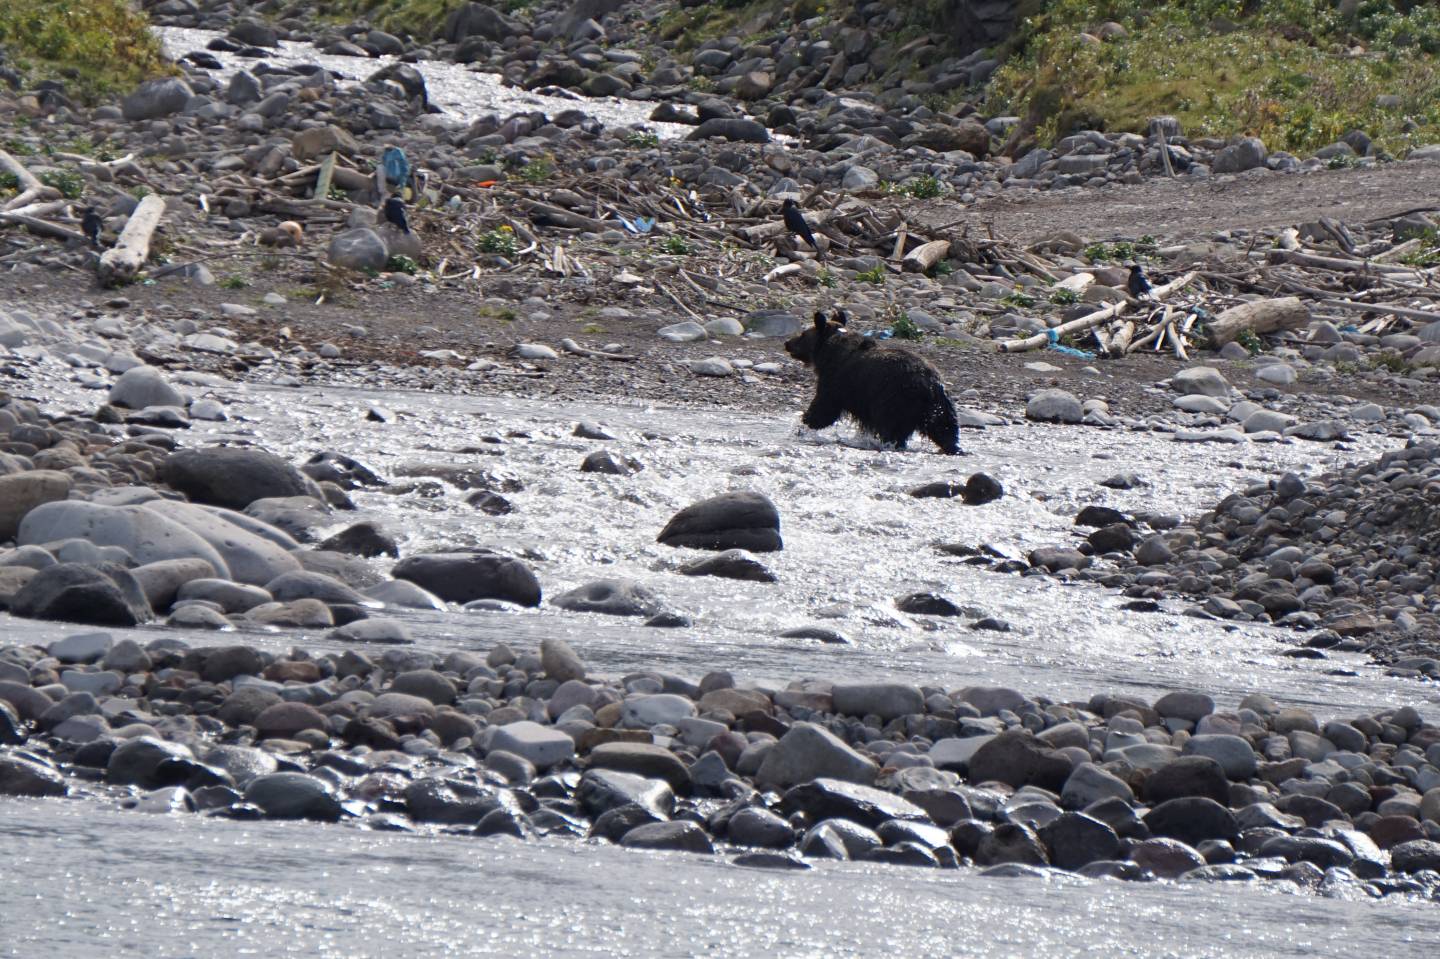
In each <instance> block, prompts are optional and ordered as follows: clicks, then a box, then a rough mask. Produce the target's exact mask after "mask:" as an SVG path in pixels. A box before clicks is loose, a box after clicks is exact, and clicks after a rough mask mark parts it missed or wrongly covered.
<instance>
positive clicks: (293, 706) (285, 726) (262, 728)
mask: <svg viewBox="0 0 1440 959" xmlns="http://www.w3.org/2000/svg"><path fill="white" fill-rule="evenodd" d="M254 725H255V730H256V732H258V733H259V734H260V735H261V737H275V738H279V739H290V738H293V737H294V735H295V734H296V733H298V732H301V731H302V730H307V729H314V730H319V731H321V732H324V731H326V730H327V729H328V728H329V727H328V725H327V723H326V722H325V716H324V714H323V713H321V712H320V710H318V709H316V708H315V707H314V706H311V705H308V704H306V703H276V704H274V705H273V706H267V707H266V708H265V709H264V710H263V711H262V712H261V713H260V714H259V715H258V716H256V717H255V722H254Z"/></svg>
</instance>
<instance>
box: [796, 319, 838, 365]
mask: <svg viewBox="0 0 1440 959" xmlns="http://www.w3.org/2000/svg"><path fill="white" fill-rule="evenodd" d="M849 319H850V318H849V317H848V316H847V315H846V314H845V311H844V310H836V311H835V313H834V315H833V316H831V317H829V318H827V317H826V316H825V314H824V313H821V312H819V311H818V310H817V311H816V313H815V325H814V326H812V327H811V328H810V329H808V330H806V331H805V332H803V333H801V334H799V335H798V336H792V337H791V338H790V339H788V340H786V341H785V352H786V353H789V354H790V355H791V356H793V357H795V359H797V360H799V361H800V362H801V363H814V362H815V357H816V355H817V354H818V353H819V352H820V351H821V350H822V349H823V348H824V347H825V343H826V341H828V340H830V339H832V338H833V337H834V336H835V335H836V334H839V333H844V332H845V323H846V321H847V320H849Z"/></svg>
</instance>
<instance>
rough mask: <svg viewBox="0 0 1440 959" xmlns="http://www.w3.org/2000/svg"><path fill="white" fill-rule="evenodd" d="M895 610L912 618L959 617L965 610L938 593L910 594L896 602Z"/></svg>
mask: <svg viewBox="0 0 1440 959" xmlns="http://www.w3.org/2000/svg"><path fill="white" fill-rule="evenodd" d="M895 608H896V609H898V610H899V611H900V612H902V613H908V614H910V615H911V616H959V615H961V614H962V613H964V610H963V609H961V608H960V607H959V606H956V605H955V604H954V603H953V602H951V601H950V600H948V599H946V598H945V597H944V596H941V595H939V594H937V593H910V594H909V595H907V596H901V597H899V598H898V599H896V600H895Z"/></svg>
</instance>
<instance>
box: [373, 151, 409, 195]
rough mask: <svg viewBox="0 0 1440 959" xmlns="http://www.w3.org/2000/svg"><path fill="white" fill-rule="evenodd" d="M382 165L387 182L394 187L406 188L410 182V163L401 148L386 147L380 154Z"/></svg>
mask: <svg viewBox="0 0 1440 959" xmlns="http://www.w3.org/2000/svg"><path fill="white" fill-rule="evenodd" d="M380 165H381V166H383V167H384V168H385V180H386V181H387V182H388V183H390V184H392V185H393V186H404V185H405V184H406V183H408V182H409V180H410V161H409V160H408V159H406V157H405V151H404V150H402V149H400V148H399V147H386V148H385V152H384V153H382V154H380Z"/></svg>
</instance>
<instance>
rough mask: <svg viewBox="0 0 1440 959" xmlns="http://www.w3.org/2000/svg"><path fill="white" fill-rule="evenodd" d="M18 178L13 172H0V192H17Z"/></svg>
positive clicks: (18, 188) (18, 186) (18, 187)
mask: <svg viewBox="0 0 1440 959" xmlns="http://www.w3.org/2000/svg"><path fill="white" fill-rule="evenodd" d="M19 190H20V178H19V177H17V176H16V175H15V174H13V173H5V172H0V193H18V192H19Z"/></svg>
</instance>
